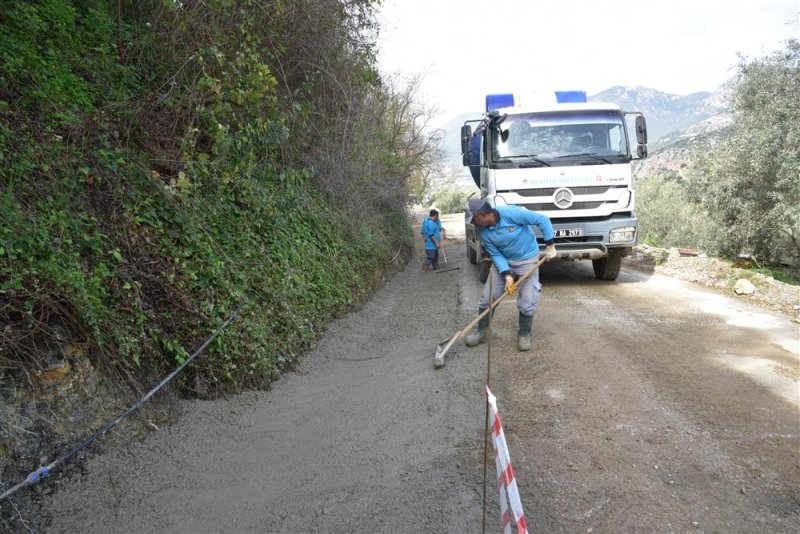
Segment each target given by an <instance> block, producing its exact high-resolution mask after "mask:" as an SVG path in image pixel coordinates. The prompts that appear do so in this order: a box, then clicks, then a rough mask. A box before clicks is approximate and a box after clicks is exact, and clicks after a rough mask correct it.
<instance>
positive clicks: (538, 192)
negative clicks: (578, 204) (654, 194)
mask: <svg viewBox="0 0 800 534" xmlns="http://www.w3.org/2000/svg"><path fill="white" fill-rule="evenodd" d="M625 188H627V186H625V185H590V186H584V187H568V188H567V189H569V190H570V191H572V194H573V195H602V194H604V193H606V192H607V191H608V190H609V189H625ZM556 189H561V188H560V187H547V188H544V189H518V190H512V191H509V192H510V193H516V194H518V195H519V196H522V197H549V196H552V195H553V193H555V192H556ZM502 192H504V191H498V193H502Z"/></svg>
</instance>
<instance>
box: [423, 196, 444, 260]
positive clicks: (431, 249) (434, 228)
mask: <svg viewBox="0 0 800 534" xmlns="http://www.w3.org/2000/svg"><path fill="white" fill-rule="evenodd" d="M428 215H429V216H428V217H426V218H425V220H424V221H423V222H422V228H420V231H419V233H420V234H422V239H424V240H425V261H424V262H423V264H422V270H423V271H430V270H432V269H438V268H439V249H440V248H442V223H441V221H440V220H439V212H438V211H436V210H435V209H433V210H431V211H430V213H429V214H428Z"/></svg>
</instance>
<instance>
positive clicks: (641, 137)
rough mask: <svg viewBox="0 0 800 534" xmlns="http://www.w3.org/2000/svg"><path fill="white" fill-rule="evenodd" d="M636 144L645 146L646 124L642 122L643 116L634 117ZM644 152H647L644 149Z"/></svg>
mask: <svg viewBox="0 0 800 534" xmlns="http://www.w3.org/2000/svg"><path fill="white" fill-rule="evenodd" d="M636 142H638V143H639V144H640V145H646V144H647V123H646V122H645V121H644V116H643V115H637V116H636ZM645 152H647V150H646V149H645Z"/></svg>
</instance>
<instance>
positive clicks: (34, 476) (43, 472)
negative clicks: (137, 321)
mask: <svg viewBox="0 0 800 534" xmlns="http://www.w3.org/2000/svg"><path fill="white" fill-rule="evenodd" d="M237 313H238V308H237V309H235V310H234V311H233V313H232V314H231V316H230V317H228V319H227V320H226V321H225V322H224V323H222V325H221V326H220V327H219V328H217V330H216V332H214V334H212V336H211V337H210V338H208V339H207V340H206V341H205V342H204V343H203V344H202V345H200V347H199V348H198V349H197V350H196V351H194V353H193V354H192V355H191V356H189V358H187V360H186V361H185V362H183V363H182V364H180V365H179V366H178V367H177V368H175V370H174V371H172V372H171V373H170V374H169V375H167V377H166V378H164V380H162V381H161V382H160V383H159V384H158V385H157V386H156V387H154V388H153V389H151V390H150V391H149V392H148V393H147V394H146V395H145V396H144V397H142V398H141V399H139V400H138V401H136V402H135V403H133V404H132V405H131V407H130V408H128V409H127V410H125V412H124V413H123V414H122V415H120V416H119V417H117V418H116V419H114V420H113V421H111V422H110V423H108V424H107V425H106V426H104V427H103V428H101V429H100V430H98V431H97V432H95V433H94V434H93V435H92V436H90V437H88V438H87V439H86V440H84V441H83V442H82V443H80V444H79V445H77V446H76V447H75V448H73V449H72V450H71V451H69V452H68V453H67V454H65V455H64V456H62V457H61V458H59V459H58V460H55V461H54V462H52V463H50V464H48V465H46V466H44V467H40V468H39V469H37V470H36V471H34V472H32V473H30V474H29V475H28V476H27V477H25V480H23V481H22V482H20V483H19V484H17V485H16V486H14V487H12V488H10V489H8V490H6V491H5V492H4V493H3V494H2V495H0V501H3V500H4V499H6V498H8V497H10V496H11V495H13V494H14V493H16V492H17V491H19V490H21V489H22V488H24V487H25V486H32V485H33V484H36V483H37V482H39V481H40V480H42V479H43V478H45V477H47V476H48V475H49V474H50V473H51V472H52V471H53V470H54V469H56V468H57V467H59V466H61V465H62V464H64V463H65V462H67V460H69V459H70V458H72V457H73V456H75V455H76V454H78V452H80V451H81V449H84V448H85V447H88V446H89V445H91V444H92V443H93V442H94V441H95V440H96V439H97V438H99V437H100V436H102V435H103V434H105V433H106V432H108V431H109V430H111V429H112V428H113V427H114V426H115V425H116V424H117V423H119V422H120V421H122V420H123V419H125V418H126V417H128V416H129V415H130V414H131V413H133V412H134V411H136V410H137V409H138V408H139V407H140V406H141V405H142V404H144V403H145V402H146V401H147V400H148V399H149V398H150V397H152V396H153V395H155V394H156V393H157V392H158V390H160V389H161V388H163V387H164V386H165V385H167V383H168V382H169V381H170V380H172V379H173V378H175V376H176V375H177V374H178V373H179V372H181V371H182V370H183V368H184V367H186V366H187V365H189V364H190V363H192V361H193V360H194V359H195V358H196V357H197V356H199V355H200V354H201V353H202V352H203V351H204V350H206V348H208V346H209V345H210V344H211V342H212V341H214V339H216V337H217V336H219V335H220V334H221V333H222V331H223V330H225V328H227V326H228V325H229V324H230V323H231V321H233V319H234V318H235V317H236V314H237Z"/></svg>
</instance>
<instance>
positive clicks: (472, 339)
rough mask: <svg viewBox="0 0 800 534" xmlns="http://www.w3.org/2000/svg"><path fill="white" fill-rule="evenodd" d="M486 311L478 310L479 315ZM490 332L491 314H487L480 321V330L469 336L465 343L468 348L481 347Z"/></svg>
mask: <svg viewBox="0 0 800 534" xmlns="http://www.w3.org/2000/svg"><path fill="white" fill-rule="evenodd" d="M483 312H484V310H481V309H478V313H479V314H481V313H483ZM488 331H489V314H488V313H487V314H486V315H484V316H483V317H481V320H480V321H478V329H477V330H475V331H474V332H472V333H471V334H469V335H468V336H467V339H466V340H465V343H466V344H467V346H468V347H474V346H476V345H480V344H481V343H483V342H484V341H486V334H487V333H488Z"/></svg>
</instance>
